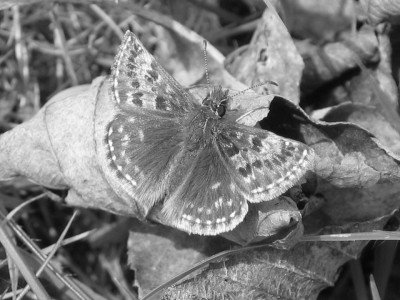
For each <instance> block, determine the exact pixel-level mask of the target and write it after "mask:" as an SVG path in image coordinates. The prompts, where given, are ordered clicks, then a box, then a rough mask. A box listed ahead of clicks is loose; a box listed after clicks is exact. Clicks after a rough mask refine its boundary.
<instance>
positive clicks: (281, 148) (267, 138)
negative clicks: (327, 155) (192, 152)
mask: <svg viewBox="0 0 400 300" xmlns="http://www.w3.org/2000/svg"><path fill="white" fill-rule="evenodd" d="M222 126H223V130H221V134H220V135H219V137H218V147H219V150H220V151H221V153H222V157H223V160H224V161H225V162H226V164H227V165H229V166H230V168H231V172H232V173H234V174H235V176H234V178H235V179H236V184H237V186H238V189H239V190H240V191H242V192H243V194H244V195H245V197H246V199H247V200H248V201H250V202H261V201H268V200H271V199H273V198H275V197H277V196H279V195H281V194H282V193H284V192H285V191H287V190H288V189H289V188H291V187H292V186H293V185H295V184H296V183H297V182H298V181H299V179H300V178H301V177H302V176H303V175H304V173H305V172H306V171H307V170H308V169H310V168H311V166H312V163H313V157H314V153H313V150H312V149H311V148H309V147H308V146H306V145H304V144H302V143H300V142H297V141H294V140H291V139H286V138H283V137H280V136H278V135H276V134H274V133H272V132H269V131H266V130H262V129H258V128H253V127H248V126H244V125H239V124H232V123H224V124H222Z"/></svg>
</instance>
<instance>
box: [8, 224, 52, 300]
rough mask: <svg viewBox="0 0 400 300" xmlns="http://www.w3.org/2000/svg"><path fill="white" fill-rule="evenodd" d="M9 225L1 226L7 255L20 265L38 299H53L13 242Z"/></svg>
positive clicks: (19, 267) (20, 269) (19, 268)
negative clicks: (9, 232)
mask: <svg viewBox="0 0 400 300" xmlns="http://www.w3.org/2000/svg"><path fill="white" fill-rule="evenodd" d="M8 227H9V226H8V225H4V224H3V225H2V226H0V242H1V244H2V245H3V247H4V249H5V251H6V252H7V255H9V256H10V257H11V259H12V260H13V261H14V263H15V265H16V266H17V267H18V270H19V271H20V272H21V274H22V276H23V277H24V279H25V280H26V282H27V283H28V285H29V286H30V288H31V289H32V291H33V292H34V293H35V294H36V296H37V297H38V299H41V300H42V299H43V300H46V299H49V300H50V299H51V298H50V296H49V294H48V293H47V292H46V290H45V289H44V288H43V286H42V284H41V283H40V282H39V280H38V279H37V278H36V276H35V274H33V272H32V270H31V269H30V268H29V265H28V264H27V262H26V261H25V260H24V258H23V257H22V256H21V255H20V254H19V252H18V247H17V246H16V245H15V244H14V243H13V242H12V240H11V238H10V236H9V234H8V233H7V230H9V228H8Z"/></svg>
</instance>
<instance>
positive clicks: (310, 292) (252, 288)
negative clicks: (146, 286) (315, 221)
mask: <svg viewBox="0 0 400 300" xmlns="http://www.w3.org/2000/svg"><path fill="white" fill-rule="evenodd" d="M389 217H390V215H389V216H384V217H382V218H378V219H375V220H371V221H367V222H364V223H354V224H348V225H345V226H341V227H330V228H325V229H324V230H322V231H320V232H318V233H319V234H330V233H343V232H346V233H349V232H364V231H370V230H372V229H379V228H383V226H384V225H385V224H386V222H387V220H388V219H389ZM366 243H367V242H366V241H357V242H324V243H322V242H304V243H299V244H297V245H296V246H295V247H294V248H293V249H291V250H289V251H287V250H277V249H273V248H265V249H264V250H257V251H249V252H244V253H240V254H238V255H233V256H231V257H230V258H229V260H228V261H226V260H224V261H223V262H219V263H215V264H211V265H210V266H209V267H208V268H207V269H206V270H204V271H203V272H202V273H200V274H198V275H195V276H193V277H192V278H190V279H187V280H185V281H183V282H181V283H179V284H177V285H175V286H173V287H171V288H170V289H168V291H167V292H166V294H165V295H164V298H163V299H219V298H221V299H222V298H224V297H225V298H231V299H238V300H240V299H249V298H253V299H255V298H257V299H316V298H317V296H318V293H319V292H320V291H321V290H322V289H324V288H326V287H328V286H332V285H333V284H334V282H335V280H336V277H337V271H338V269H339V268H340V266H341V265H343V264H344V263H345V262H346V261H348V260H350V259H352V258H357V257H358V256H359V255H360V252H361V250H362V249H363V247H364V246H365V244H366ZM321 262H324V263H323V264H321Z"/></svg>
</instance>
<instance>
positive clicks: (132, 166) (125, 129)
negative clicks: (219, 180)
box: [106, 113, 184, 204]
mask: <svg viewBox="0 0 400 300" xmlns="http://www.w3.org/2000/svg"><path fill="white" fill-rule="evenodd" d="M182 132H183V131H182V128H181V125H180V124H179V123H178V122H177V121H176V120H175V119H169V118H160V117H157V116H151V115H148V114H139V113H138V114H124V113H120V114H118V115H117V116H116V117H115V119H114V120H113V121H112V122H111V123H110V124H109V127H108V131H107V134H106V144H107V145H106V146H107V149H108V158H109V163H110V167H111V168H112V169H113V171H114V172H116V175H117V176H118V177H119V178H120V180H122V181H123V182H124V187H125V189H126V190H127V191H128V192H129V193H130V194H131V195H132V196H133V197H134V198H136V199H138V200H139V201H142V202H146V201H147V202H148V203H149V204H154V203H155V202H157V201H159V200H161V199H162V198H163V197H164V195H165V191H166V189H167V187H168V181H169V177H170V175H171V170H172V169H173V167H174V165H175V164H176V160H177V159H178V157H179V155H180V154H181V153H182V151H183V147H182V142H183V140H184V136H183V134H182Z"/></svg>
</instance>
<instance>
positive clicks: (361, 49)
mask: <svg viewBox="0 0 400 300" xmlns="http://www.w3.org/2000/svg"><path fill="white" fill-rule="evenodd" d="M378 45H379V43H378V39H377V37H376V35H375V33H374V31H373V29H372V28H366V29H364V30H361V31H359V32H358V33H357V34H356V35H355V36H352V34H350V33H349V34H348V36H346V35H343V36H342V40H341V41H337V42H331V43H327V44H325V45H323V46H317V45H312V44H311V43H305V42H298V43H297V48H298V49H299V52H300V54H301V56H302V57H303V59H304V63H305V68H304V72H303V77H302V78H301V88H302V90H303V91H304V92H305V93H311V92H312V91H314V90H316V89H317V88H319V87H321V86H322V85H323V84H325V83H328V82H330V81H332V80H333V79H336V78H338V77H340V76H341V75H343V74H344V73H345V72H347V71H350V70H352V69H355V68H357V66H358V62H359V61H361V62H362V63H363V64H369V63H376V62H378V60H379V50H378Z"/></svg>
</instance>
